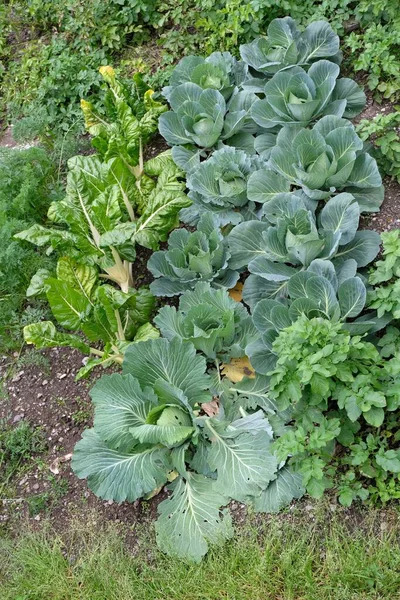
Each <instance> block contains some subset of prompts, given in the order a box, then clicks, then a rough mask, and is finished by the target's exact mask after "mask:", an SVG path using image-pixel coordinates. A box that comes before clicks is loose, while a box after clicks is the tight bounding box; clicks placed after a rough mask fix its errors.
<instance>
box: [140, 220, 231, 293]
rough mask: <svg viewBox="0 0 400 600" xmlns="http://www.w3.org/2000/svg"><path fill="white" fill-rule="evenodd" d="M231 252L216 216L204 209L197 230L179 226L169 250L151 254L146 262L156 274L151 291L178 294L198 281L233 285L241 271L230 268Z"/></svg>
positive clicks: (171, 239)
mask: <svg viewBox="0 0 400 600" xmlns="http://www.w3.org/2000/svg"><path fill="white" fill-rule="evenodd" d="M229 256H230V254H229V252H228V249H227V246H226V243H225V239H224V237H223V235H222V234H221V232H220V229H219V226H218V220H217V218H216V217H214V215H213V214H212V213H205V214H204V215H203V216H202V218H201V219H200V221H199V225H198V228H197V231H194V232H193V233H190V232H189V231H187V230H186V229H176V230H175V231H173V232H172V233H171V235H170V236H169V240H168V250H164V251H159V252H154V254H152V256H151V257H150V260H149V262H148V263H147V268H148V269H149V271H150V272H151V273H152V274H153V275H154V277H155V278H156V279H155V281H153V282H152V283H151V285H150V287H151V291H152V293H153V294H154V295H156V296H176V295H178V294H182V293H183V292H185V291H186V290H191V289H193V288H194V287H195V285H196V283H198V282H199V281H207V282H209V283H210V284H211V285H212V286H213V287H216V288H221V287H226V288H231V287H233V286H234V285H235V283H236V282H237V280H238V279H239V274H238V273H237V272H236V271H233V270H232V269H229V268H228V259H229Z"/></svg>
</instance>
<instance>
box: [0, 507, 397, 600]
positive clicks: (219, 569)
mask: <svg viewBox="0 0 400 600" xmlns="http://www.w3.org/2000/svg"><path fill="white" fill-rule="evenodd" d="M370 514H371V517H370V519H369V522H368V523H370V524H368V523H366V524H365V523H364V524H362V525H361V526H358V527H356V528H354V530H352V531H350V530H349V529H346V528H345V527H344V525H343V523H342V522H341V520H340V519H339V518H337V517H333V518H331V519H330V521H326V523H327V524H326V526H325V527H322V528H321V527H320V525H319V523H318V520H317V522H316V524H315V525H313V526H311V527H310V521H309V522H308V523H306V522H305V520H304V519H301V518H300V519H297V522H296V519H293V518H291V519H290V520H289V519H286V520H285V519H282V518H279V517H277V518H274V519H271V520H270V521H269V522H268V523H265V522H264V525H261V526H260V525H259V526H258V527H255V526H252V525H251V524H250V525H245V526H244V527H242V528H241V529H240V531H239V533H238V536H237V537H236V538H235V539H234V540H233V541H232V542H231V543H229V544H227V545H226V546H225V547H224V548H222V549H215V550H213V551H211V553H210V554H209V555H208V556H207V558H206V559H205V560H204V562H203V563H201V564H198V565H193V564H185V563H182V562H179V561H176V560H173V559H171V558H167V557H165V556H164V555H162V554H161V553H160V552H159V551H158V550H157V549H155V547H154V546H153V541H152V540H151V541H144V540H141V542H140V543H139V545H138V547H137V548H136V549H135V553H134V555H132V550H129V549H128V548H127V546H126V545H125V543H124V539H123V538H124V536H123V535H121V527H116V526H110V527H108V528H106V529H104V530H101V528H99V527H98V525H90V523H91V519H90V518H87V519H85V525H80V529H78V528H76V527H75V529H74V527H72V528H70V529H69V534H70V541H69V542H65V541H62V539H61V538H60V537H59V536H57V535H56V534H55V533H54V532H53V531H52V530H51V529H47V530H46V529H45V530H43V531H42V532H41V533H27V534H24V535H23V536H22V537H21V538H20V540H19V541H18V543H16V544H15V542H12V541H7V540H5V541H3V543H2V545H1V546H0V551H1V553H2V554H3V560H2V561H0V564H1V563H2V564H3V565H7V570H6V571H4V573H3V576H4V577H3V589H2V598H3V600H15V598H19V597H21V598H24V600H28V599H29V600H39V599H40V600H41V599H43V598H51V599H52V600H94V599H98V600H103V599H104V600H106V599H107V600H117V599H118V600H131V599H133V598H137V599H140V600H172V599H173V600H224V599H225V600H250V599H251V600H278V599H279V600H281V599H282V600H283V599H284V600H306V599H307V600H384V599H385V600H386V599H389V598H390V599H395V598H398V597H399V595H398V594H399V589H400V571H399V564H400V546H399V543H398V538H399V535H400V526H399V524H396V523H395V524H394V525H393V526H392V527H391V529H390V530H388V531H386V532H383V533H382V532H381V533H380V534H379V535H377V532H376V528H375V527H374V526H373V521H374V518H376V515H375V513H374V514H373V513H372V512H371V513H370ZM147 540H148V537H147Z"/></svg>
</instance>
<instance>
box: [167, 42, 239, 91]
mask: <svg viewBox="0 0 400 600" xmlns="http://www.w3.org/2000/svg"><path fill="white" fill-rule="evenodd" d="M246 76H247V65H246V64H245V63H244V62H242V61H237V60H236V59H235V57H234V56H232V55H231V54H230V53H229V52H213V53H212V54H210V56H208V57H207V58H202V57H201V56H185V57H184V58H182V59H181V60H180V61H179V63H178V64H177V65H176V67H175V69H174V70H173V72H172V75H171V77H170V80H169V85H168V86H167V87H164V88H163V95H164V96H165V98H166V99H167V100H169V99H170V96H171V93H172V92H173V91H174V89H175V88H176V87H178V86H179V85H181V84H182V83H195V84H196V85H199V86H200V87H201V88H203V89H204V90H205V89H214V90H218V91H219V92H221V94H222V95H223V96H224V98H225V100H229V98H230V97H231V95H232V94H233V92H234V91H235V88H237V87H238V86H240V85H241V84H242V83H243V81H244V80H245V79H246Z"/></svg>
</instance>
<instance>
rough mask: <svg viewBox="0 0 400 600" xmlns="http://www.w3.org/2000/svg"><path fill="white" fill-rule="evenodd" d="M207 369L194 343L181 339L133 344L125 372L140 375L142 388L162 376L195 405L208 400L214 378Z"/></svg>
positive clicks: (124, 368)
mask: <svg viewBox="0 0 400 600" xmlns="http://www.w3.org/2000/svg"><path fill="white" fill-rule="evenodd" d="M205 370H206V361H205V359H204V358H203V357H201V356H199V355H197V354H196V350H195V348H194V346H193V344H191V343H190V342H182V341H181V340H179V339H174V340H172V341H171V342H169V341H168V340H166V339H161V338H159V339H156V340H147V341H146V342H141V343H140V344H131V345H130V346H129V347H128V349H127V350H126V353H125V359H124V363H123V372H124V373H131V374H132V375H133V376H134V377H137V379H138V380H139V383H140V385H141V386H142V387H143V386H146V385H150V386H154V384H155V383H156V381H157V380H158V379H162V380H164V381H167V382H169V383H171V384H172V385H174V386H176V387H177V388H179V389H180V390H182V392H183V393H184V394H185V396H187V398H188V399H189V402H190V404H191V405H192V406H193V405H194V404H196V403H197V404H201V403H202V402H207V401H208V398H209V395H208V394H207V393H206V392H205V390H206V389H207V388H208V386H209V383H210V379H209V377H208V375H206V373H205ZM204 398H206V399H204Z"/></svg>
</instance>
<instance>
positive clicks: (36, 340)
mask: <svg viewBox="0 0 400 600" xmlns="http://www.w3.org/2000/svg"><path fill="white" fill-rule="evenodd" d="M27 296H28V298H32V297H34V296H36V297H39V298H46V299H47V301H48V303H49V306H50V309H51V312H52V314H53V317H54V319H55V320H56V321H57V323H58V324H59V325H60V326H61V327H62V331H60V330H57V328H56V326H55V325H54V323H53V322H52V321H40V322H39V323H33V324H31V325H26V326H25V327H24V338H25V341H26V342H27V343H28V344H35V346H36V347H37V348H53V347H57V346H69V347H72V348H77V349H78V350H80V351H81V352H83V353H85V354H88V356H89V359H88V360H87V362H86V363H85V366H84V367H82V369H80V371H79V372H78V374H77V378H78V379H79V378H80V377H83V376H85V375H87V374H88V373H89V371H91V369H92V368H94V367H96V366H98V365H102V366H104V367H105V366H108V365H110V364H111V363H113V362H115V363H122V358H123V355H124V352H125V349H126V347H127V346H128V345H129V343H132V342H137V341H139V340H145V339H149V338H152V337H158V335H159V333H158V331H157V329H155V328H154V327H153V326H152V325H151V324H150V322H149V320H150V318H151V315H152V312H153V308H154V304H155V298H154V296H153V295H152V294H151V293H150V291H149V290H148V289H146V288H139V289H137V290H136V289H134V288H129V289H128V290H127V291H126V292H123V291H122V290H119V289H117V288H116V287H113V286H111V285H108V284H105V283H102V282H101V280H100V278H99V270H98V269H97V268H96V267H95V266H93V265H88V264H82V263H79V262H76V261H75V260H73V259H72V258H70V257H62V258H60V259H59V260H58V263H57V269H56V273H55V274H54V275H53V274H52V273H50V272H49V271H47V270H46V269H41V270H39V271H38V272H37V273H36V275H34V276H33V278H32V281H31V284H30V286H29V288H28V290H27ZM69 331H73V332H78V331H81V332H83V333H84V335H85V338H86V340H85V339H82V337H81V336H79V335H77V334H76V333H68V332H69ZM99 342H100V343H101V344H102V348H101V349H99V348H98V343H99ZM91 344H93V345H91Z"/></svg>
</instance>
